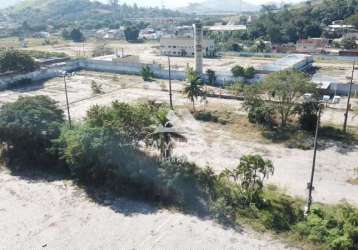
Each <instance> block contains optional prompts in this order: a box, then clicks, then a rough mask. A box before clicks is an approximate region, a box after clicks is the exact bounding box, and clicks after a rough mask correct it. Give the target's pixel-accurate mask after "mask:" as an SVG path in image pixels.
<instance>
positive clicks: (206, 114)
mask: <svg viewBox="0 0 358 250" xmlns="http://www.w3.org/2000/svg"><path fill="white" fill-rule="evenodd" d="M194 118H195V119H196V120H199V121H203V122H215V123H222V124H225V121H224V120H221V119H220V117H219V116H218V115H216V114H215V113H214V112H210V111H196V112H194Z"/></svg>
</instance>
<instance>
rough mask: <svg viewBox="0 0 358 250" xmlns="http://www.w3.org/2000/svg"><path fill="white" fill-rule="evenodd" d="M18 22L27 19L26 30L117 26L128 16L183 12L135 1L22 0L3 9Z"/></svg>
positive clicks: (162, 15) (151, 15)
mask: <svg viewBox="0 0 358 250" xmlns="http://www.w3.org/2000/svg"><path fill="white" fill-rule="evenodd" d="M3 13H4V14H6V16H7V17H8V18H11V20H12V21H14V22H15V21H16V22H17V23H22V22H24V21H27V23H28V24H29V25H27V26H28V28H29V29H28V31H31V30H33V29H35V27H39V28H37V30H46V26H45V25H44V24H46V25H52V26H54V27H55V28H57V29H59V28H71V27H72V28H73V26H74V25H75V26H76V27H79V28H80V29H100V28H111V29H118V28H119V27H120V26H122V25H129V23H128V21H126V19H127V18H135V17H140V18H144V17H173V16H181V15H183V14H181V13H179V12H176V11H171V10H168V9H159V8H144V7H138V6H137V5H132V6H131V5H127V4H120V5H118V6H116V7H113V6H111V5H109V4H104V3H101V2H99V1H90V0H66V1H58V0H25V1H22V2H21V3H19V4H17V5H16V6H14V7H13V8H9V9H5V10H4V11H3Z"/></svg>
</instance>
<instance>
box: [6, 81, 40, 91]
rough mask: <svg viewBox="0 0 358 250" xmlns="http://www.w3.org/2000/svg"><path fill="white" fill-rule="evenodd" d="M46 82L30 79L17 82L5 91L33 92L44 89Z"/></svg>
mask: <svg viewBox="0 0 358 250" xmlns="http://www.w3.org/2000/svg"><path fill="white" fill-rule="evenodd" d="M45 82H46V81H44V80H43V81H36V82H34V81H32V80H31V79H23V80H19V81H17V82H15V83H13V84H11V85H10V86H8V88H7V89H6V90H11V91H14V92H19V93H27V92H33V91H37V90H40V89H43V88H44V85H45Z"/></svg>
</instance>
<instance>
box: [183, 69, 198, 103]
mask: <svg viewBox="0 0 358 250" xmlns="http://www.w3.org/2000/svg"><path fill="white" fill-rule="evenodd" d="M187 80H188V82H189V85H187V86H186V87H185V88H184V94H186V95H187V97H188V99H189V100H190V101H191V102H192V104H193V110H195V99H197V98H198V97H199V96H201V94H202V90H201V86H202V81H201V79H200V76H198V74H197V73H196V72H195V71H194V69H193V68H189V69H188V72H187Z"/></svg>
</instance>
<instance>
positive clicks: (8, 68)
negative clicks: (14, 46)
mask: <svg viewBox="0 0 358 250" xmlns="http://www.w3.org/2000/svg"><path fill="white" fill-rule="evenodd" d="M37 67H38V65H37V64H36V62H35V61H34V59H33V58H32V57H31V56H29V55H28V54H26V53H24V52H21V51H18V50H4V51H0V73H6V72H19V73H25V72H30V71H33V70H35V69H37Z"/></svg>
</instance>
